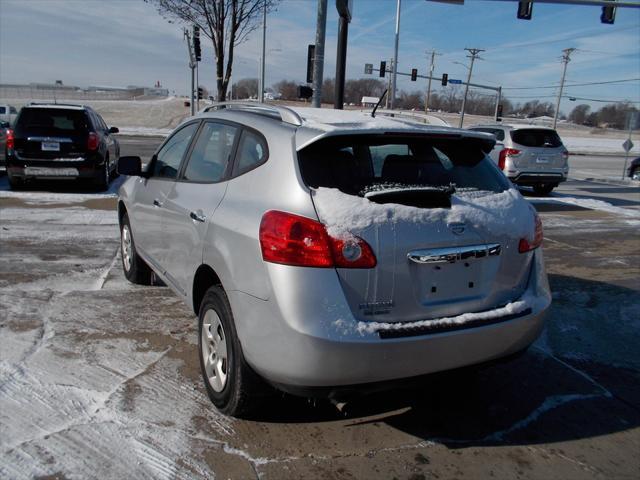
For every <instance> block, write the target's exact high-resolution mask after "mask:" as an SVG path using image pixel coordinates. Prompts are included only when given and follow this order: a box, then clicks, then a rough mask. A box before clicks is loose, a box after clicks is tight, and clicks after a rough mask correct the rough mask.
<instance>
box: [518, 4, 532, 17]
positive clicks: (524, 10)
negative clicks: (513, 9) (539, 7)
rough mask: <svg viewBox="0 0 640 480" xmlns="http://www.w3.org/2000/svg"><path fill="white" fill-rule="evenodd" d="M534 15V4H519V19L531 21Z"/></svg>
mask: <svg viewBox="0 0 640 480" xmlns="http://www.w3.org/2000/svg"><path fill="white" fill-rule="evenodd" d="M532 13H533V2H518V15H517V16H518V18H519V19H520V20H531V14H532Z"/></svg>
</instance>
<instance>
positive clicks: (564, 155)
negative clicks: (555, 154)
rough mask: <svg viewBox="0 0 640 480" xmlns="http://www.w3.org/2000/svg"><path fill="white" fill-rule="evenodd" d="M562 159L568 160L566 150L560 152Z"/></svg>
mask: <svg viewBox="0 0 640 480" xmlns="http://www.w3.org/2000/svg"><path fill="white" fill-rule="evenodd" d="M562 159H563V160H564V161H565V162H566V161H567V160H569V152H567V151H566V150H565V151H564V152H562Z"/></svg>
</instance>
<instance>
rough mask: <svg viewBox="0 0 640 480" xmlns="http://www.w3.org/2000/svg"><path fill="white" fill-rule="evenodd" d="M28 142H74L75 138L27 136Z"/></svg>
mask: <svg viewBox="0 0 640 480" xmlns="http://www.w3.org/2000/svg"><path fill="white" fill-rule="evenodd" d="M27 141H28V142H58V143H73V140H71V139H70V138H67V137H27Z"/></svg>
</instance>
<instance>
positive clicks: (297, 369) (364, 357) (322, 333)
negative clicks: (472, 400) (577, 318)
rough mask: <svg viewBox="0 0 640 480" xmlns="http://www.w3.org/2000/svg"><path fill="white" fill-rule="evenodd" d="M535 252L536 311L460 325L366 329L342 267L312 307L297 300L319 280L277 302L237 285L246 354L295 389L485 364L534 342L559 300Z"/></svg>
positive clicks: (532, 292)
mask: <svg viewBox="0 0 640 480" xmlns="http://www.w3.org/2000/svg"><path fill="white" fill-rule="evenodd" d="M532 255H534V257H535V258H534V261H533V267H532V270H531V276H530V279H529V285H528V288H527V291H526V293H525V295H526V296H528V297H529V298H531V299H533V302H532V303H531V310H530V312H524V314H523V315H521V316H518V317H517V318H508V319H505V320H504V321H497V322H494V323H488V324H483V325H477V324H476V325H473V326H470V327H469V328H466V327H465V328H459V329H456V330H455V331H444V332H435V333H427V334H419V335H415V336H404V337H400V338H381V335H380V334H379V333H378V332H376V331H371V330H367V329H364V330H363V329H360V330H358V325H359V324H358V321H357V320H356V319H354V318H353V316H352V315H351V312H350V310H349V307H348V305H347V302H346V300H345V298H344V294H343V293H342V292H341V291H340V287H339V285H338V283H339V282H337V279H336V278H335V272H333V275H334V279H333V283H334V284H336V285H337V288H336V289H335V291H330V290H331V287H329V288H328V289H327V288H326V285H328V283H324V282H323V283H315V282H313V283H315V289H316V291H317V290H318V289H321V290H322V293H321V294H318V295H317V298H315V300H317V301H313V302H311V303H309V304H307V305H306V306H305V305H296V306H295V307H292V305H291V302H292V301H296V299H297V302H298V304H300V298H301V297H299V295H300V294H305V297H304V298H305V300H306V301H307V302H308V301H309V299H310V298H311V299H312V300H314V298H313V297H314V295H316V292H313V283H309V282H304V281H301V282H296V284H295V285H291V288H290V289H289V290H293V291H288V292H285V293H282V292H274V296H273V297H272V298H271V299H270V300H269V301H263V300H260V299H257V298H255V297H252V296H250V295H247V294H244V293H241V292H237V291H236V292H229V300H230V302H231V307H232V310H233V312H234V317H235V321H236V327H237V330H238V335H239V337H240V342H241V344H242V348H243V352H244V355H245V358H246V360H247V362H248V363H249V364H250V365H251V366H252V368H254V369H255V370H256V372H258V374H260V375H261V376H263V377H264V378H265V379H266V380H268V381H270V382H271V383H274V384H276V385H278V386H280V387H281V388H283V389H284V390H289V391H294V392H295V391H299V390H300V389H303V390H308V389H311V390H313V389H319V390H321V391H331V390H332V389H331V388H329V387H336V388H338V387H345V386H349V387H350V388H354V386H356V387H355V388H357V385H362V386H363V388H366V385H367V384H371V383H377V382H387V381H395V380H400V379H407V378H410V377H417V376H421V375H425V374H429V373H434V372H439V371H444V370H451V369H455V368H460V367H464V366H468V365H474V364H479V363H484V362H487V361H491V360H495V359H499V358H502V357H506V356H508V355H511V354H514V353H516V352H519V351H522V350H523V349H526V348H527V347H528V346H529V345H530V344H531V343H532V342H533V341H534V340H535V339H536V338H537V337H538V335H539V334H540V332H541V331H542V328H543V326H544V318H545V315H546V311H547V309H548V307H549V305H550V303H551V295H550V293H549V286H548V282H547V277H546V273H545V270H544V262H543V259H542V252H541V251H540V250H536V251H535V252H534V253H533V254H532ZM273 267H274V270H275V272H273V271H272V272H270V273H272V274H274V275H275V277H277V276H278V275H279V272H278V270H279V269H280V267H282V266H273ZM269 268H271V265H270V266H269ZM316 270H320V269H316ZM330 273H331V272H329V271H325V272H321V274H322V275H326V276H327V278H325V279H324V281H325V282H330V278H329V277H330ZM316 280H318V279H316ZM275 284H276V285H277V284H278V282H277V278H276V282H275ZM309 288H311V289H312V290H309ZM305 290H306V292H305ZM305 303H306V302H305Z"/></svg>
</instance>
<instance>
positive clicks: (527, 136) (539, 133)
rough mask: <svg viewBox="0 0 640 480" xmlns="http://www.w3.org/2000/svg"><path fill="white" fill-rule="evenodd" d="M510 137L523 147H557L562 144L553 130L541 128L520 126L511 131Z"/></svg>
mask: <svg viewBox="0 0 640 480" xmlns="http://www.w3.org/2000/svg"><path fill="white" fill-rule="evenodd" d="M511 139H512V140H513V141H514V142H515V143H517V144H518V145H523V146H525V147H539V148H557V147H561V146H562V140H560V137H559V136H558V134H557V133H556V132H555V130H547V129H543V128H522V129H520V130H514V131H512V132H511Z"/></svg>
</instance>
